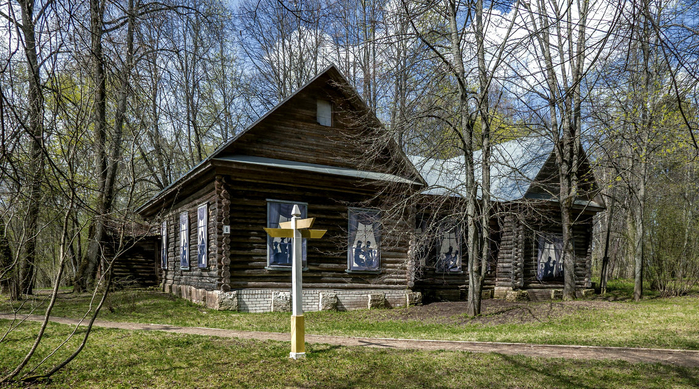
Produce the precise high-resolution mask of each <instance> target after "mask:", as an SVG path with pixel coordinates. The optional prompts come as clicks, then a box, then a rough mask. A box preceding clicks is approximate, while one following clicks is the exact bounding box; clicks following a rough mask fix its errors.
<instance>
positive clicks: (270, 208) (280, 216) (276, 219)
mask: <svg viewBox="0 0 699 389" xmlns="http://www.w3.org/2000/svg"><path fill="white" fill-rule="evenodd" d="M294 204H295V205H298V206H299V210H300V211H301V219H305V218H306V217H307V216H306V215H307V209H308V204H306V203H299V202H290V201H280V200H267V227H268V228H279V223H282V222H286V221H289V220H291V211H292V210H293V208H294ZM302 241H303V243H302V250H303V264H302V267H303V268H304V269H305V268H306V267H307V264H306V239H303V240H302ZM291 245H292V242H291V238H272V237H271V236H269V235H267V266H268V267H270V268H282V269H283V268H287V269H291V265H292V263H291V260H292V247H291Z"/></svg>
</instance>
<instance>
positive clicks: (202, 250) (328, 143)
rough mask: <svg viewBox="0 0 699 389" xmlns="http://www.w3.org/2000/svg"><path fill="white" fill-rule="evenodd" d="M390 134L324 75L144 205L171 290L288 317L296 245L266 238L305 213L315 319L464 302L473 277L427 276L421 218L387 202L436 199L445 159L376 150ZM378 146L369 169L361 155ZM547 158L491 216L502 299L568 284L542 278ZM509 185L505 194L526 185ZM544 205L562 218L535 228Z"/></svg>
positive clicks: (583, 282)
mask: <svg viewBox="0 0 699 389" xmlns="http://www.w3.org/2000/svg"><path fill="white" fill-rule="evenodd" d="M382 131H384V130H383V128H382V126H381V124H380V122H379V120H378V119H377V118H376V117H375V116H374V114H373V113H372V112H371V111H370V110H369V109H368V108H367V106H366V105H365V104H364V103H363V102H362V100H361V98H359V96H358V95H357V93H356V91H354V89H353V88H352V87H351V86H350V84H349V83H348V82H347V80H346V79H345V78H344V77H343V76H342V75H341V74H340V73H339V72H338V70H337V69H336V68H335V67H332V66H331V67H329V68H328V69H326V70H325V71H323V72H322V73H321V74H320V75H318V76H317V77H316V78H314V79H313V80H311V81H310V82H308V83H307V84H306V85H305V86H304V87H302V88H300V89H299V90H298V91H297V92H295V93H294V94H293V95H292V96H290V97H289V98H287V99H286V100H284V101H282V102H281V103H280V104H279V105H277V106H276V107H275V108H274V109H272V110H270V111H269V112H268V113H267V114H265V115H264V116H262V117H261V118H260V119H259V120H257V121H256V122H255V123H253V124H252V125H251V126H249V127H248V128H247V129H246V130H245V131H243V132H241V133H239V134H238V135H237V136H235V137H234V138H233V139H231V140H230V141H228V142H227V143H225V144H224V145H222V146H221V147H219V148H218V149H217V150H216V151H215V152H214V153H212V154H211V155H210V156H209V157H207V158H206V159H205V160H204V161H202V162H201V163H199V164H198V165H197V166H195V167H194V168H193V169H191V170H190V171H189V172H188V173H186V174H185V175H183V176H182V177H181V178H180V179H178V180H177V181H176V182H174V183H173V184H172V185H170V186H169V187H167V188H165V189H164V190H163V191H161V192H160V193H158V194H157V195H155V196H154V197H153V198H152V199H150V200H149V201H148V202H147V203H145V204H144V205H142V206H141V207H140V208H139V209H138V210H137V212H138V213H139V214H140V215H141V216H142V217H143V218H144V219H146V220H148V221H150V222H153V223H159V225H160V229H161V236H160V248H159V250H158V253H157V258H156V261H157V262H158V263H159V264H160V266H161V268H162V269H161V271H162V285H163V288H164V290H165V291H167V292H170V293H174V294H177V295H179V296H182V297H183V298H186V299H189V300H191V301H194V302H197V303H201V304H206V305H207V306H209V307H211V308H215V309H229V310H239V311H247V312H265V311H288V310H290V307H291V301H290V299H291V297H290V289H291V272H290V262H291V261H290V250H289V244H290V242H288V241H285V239H284V238H282V239H279V238H271V237H268V236H267V234H266V233H265V231H264V230H263V227H277V226H278V224H279V223H280V222H283V221H287V220H288V219H289V218H290V212H291V208H292V206H293V205H294V204H297V205H299V206H300V208H301V212H302V217H315V218H316V222H315V225H314V228H319V229H327V230H328V232H327V234H326V236H325V237H324V238H323V239H318V240H308V241H306V242H304V262H303V263H304V273H303V287H304V290H303V296H304V301H303V305H304V306H303V310H305V311H314V310H323V309H337V310H349V309H360V308H373V307H397V306H405V305H407V304H411V303H415V302H418V301H420V299H421V296H422V294H428V295H439V296H442V297H444V298H450V299H454V298H459V297H460V295H459V293H460V291H461V290H463V289H464V287H465V285H466V284H467V280H468V276H467V274H465V272H463V271H461V269H460V268H459V269H458V270H459V271H443V270H444V269H440V270H442V271H437V270H436V269H434V268H433V269H432V270H431V271H432V273H431V274H429V275H428V276H427V277H424V278H421V279H416V278H415V273H414V272H413V269H412V268H411V267H412V264H414V263H415V261H416V258H414V257H415V253H417V252H424V251H425V250H422V249H421V248H418V247H411V242H416V240H415V239H414V235H413V234H415V233H416V230H415V225H416V220H415V216H416V212H414V210H411V211H409V212H404V213H403V216H401V218H398V219H396V220H387V219H388V218H387V217H386V215H385V214H383V213H382V212H381V209H382V206H384V205H385V204H384V203H385V202H390V201H394V200H395V199H391V198H387V197H386V198H385V197H384V196H383V195H382V193H383V192H382V188H384V187H386V185H387V184H391V185H392V186H394V187H396V186H397V187H398V188H402V189H400V190H402V191H403V192H404V193H405V194H406V195H409V194H413V193H419V192H425V196H430V195H439V193H436V192H431V190H432V187H433V186H434V184H435V183H434V182H431V180H432V179H433V176H432V175H431V174H430V167H432V169H434V168H435V166H437V164H436V163H435V161H432V162H431V164H430V163H428V164H426V163H425V161H420V160H419V158H415V157H411V158H408V157H407V156H406V155H405V154H404V153H403V152H402V150H401V149H400V148H399V147H398V145H397V144H396V143H395V142H393V141H387V142H381V143H380V144H376V142H375V140H376V139H379V138H382V137H381V133H382ZM383 138H385V137H383ZM367 150H371V152H372V154H373V155H374V157H373V158H371V163H367V159H366V158H363V156H364V153H365V152H366V151H367ZM544 151H545V150H544ZM544 154H545V153H544ZM523 158H524V157H523ZM421 162H422V163H421ZM515 162H517V161H515ZM519 162H522V161H519ZM544 162H545V163H543V164H542V163H539V164H538V165H536V164H533V166H532V167H531V169H530V170H531V171H533V173H529V175H528V176H527V177H526V178H527V179H528V180H529V184H528V185H527V188H526V189H525V190H524V191H523V192H521V194H522V195H521V196H519V197H517V198H508V199H505V198H503V199H496V201H498V204H499V206H501V207H506V208H507V209H508V210H509V211H510V212H506V213H503V214H506V215H507V216H504V217H494V218H493V223H494V225H495V226H496V227H497V228H496V229H495V231H496V235H495V239H497V241H496V242H494V249H495V251H494V252H496V253H497V259H496V260H497V262H496V263H495V262H494V263H493V271H492V274H491V275H490V280H489V282H488V283H487V287H488V288H489V289H490V290H495V291H496V293H495V295H496V296H501V295H503V296H504V294H507V293H508V292H511V291H516V290H518V289H528V288H529V289H536V290H540V289H542V288H543V289H547V288H551V289H552V290H555V289H556V288H558V289H560V288H561V286H560V283H559V281H558V280H556V279H548V278H547V279H546V280H542V279H541V277H539V278H537V269H538V268H537V266H538V258H539V257H540V255H539V254H538V251H540V248H539V246H541V245H545V244H546V242H547V241H546V240H544V241H541V242H543V243H539V242H540V240H538V237H539V236H544V237H545V238H546V239H548V241H551V242H554V243H555V242H556V239H555V234H554V235H547V234H543V233H544V232H548V231H549V230H552V231H555V230H556V228H558V230H559V231H560V226H558V227H557V226H556V223H555V215H556V212H555V207H556V206H557V204H556V203H555V202H554V201H552V200H551V198H550V197H546V196H544V195H542V193H548V192H547V190H549V189H550V188H549V187H548V186H546V185H549V186H550V185H552V184H551V182H553V181H551V177H552V176H551V172H554V171H555V169H550V165H551V163H553V160H552V159H551V152H550V150H549V151H548V154H547V155H545V156H544ZM534 165H535V166H534ZM425 166H428V168H426V167H425ZM553 166H554V168H555V164H554V165H553ZM516 170H517V171H521V169H516ZM423 177H424V178H423ZM556 177H557V176H556ZM506 178H507V177H505V178H503V180H502V181H503V183H502V185H503V186H505V185H506V184H508V185H511V184H513V182H514V184H515V185H518V182H519V181H517V179H514V180H511V181H512V182H510V181H508V180H507V179H506ZM515 178H516V177H515ZM451 179H452V180H453V179H454V177H451ZM549 181H551V182H549ZM589 185H590V189H593V187H594V179H592V181H591V182H590V184H589ZM592 192H593V191H590V193H592ZM536 196H539V197H540V198H538V199H536V200H538V201H539V203H541V204H539V205H536V206H535V208H536V209H537V210H542V209H546V210H547V212H549V213H551V214H552V215H553V216H552V217H553V220H554V222H551V220H552V219H550V218H549V219H546V220H543V219H542V220H540V221H539V223H540V226H539V227H533V229H532V226H533V225H535V224H536V223H537V220H536V219H535V218H534V217H533V216H531V215H539V214H540V212H531V210H532V206H531V205H530V203H531V201H532V200H535V197H536ZM585 201H586V203H585V204H586V205H585V207H584V208H583V209H582V210H581V212H580V215H581V217H583V219H584V220H583V219H581V220H583V221H580V222H579V223H578V224H576V233H577V234H579V235H580V240H579V241H578V240H577V235H576V246H575V247H576V253H579V254H580V258H579V263H580V265H579V267H580V269H579V272H578V273H579V274H580V278H579V282H580V286H581V287H586V286H589V262H590V247H591V227H590V226H591V217H590V215H592V214H593V213H594V212H596V211H598V210H599V209H601V205H599V204H598V203H595V202H594V201H593V199H592V198H589V199H586V200H585V199H583V200H582V201H581V204H582V203H584V202H585ZM503 209H504V208H503ZM421 211H422V210H419V209H418V210H417V213H419V212H421ZM588 217H589V222H588V221H587V220H588V219H587V218H588ZM537 234H538V235H537ZM552 236H553V238H551V237H552ZM411 237H412V238H413V239H411ZM545 249H546V250H549V249H551V248H550V247H548V246H546V247H545ZM551 250H553V249H551ZM551 250H549V251H551ZM553 252H555V250H553V251H551V253H553ZM552 255H553V254H552ZM459 266H460V263H459ZM577 268H578V266H577V265H576V269H577ZM543 285H545V287H543ZM547 290H548V289H547ZM503 293H504V294H503Z"/></svg>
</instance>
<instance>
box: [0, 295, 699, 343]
mask: <svg viewBox="0 0 699 389" xmlns="http://www.w3.org/2000/svg"><path fill="white" fill-rule="evenodd" d="M628 288H629V285H628V283H624V282H612V283H610V292H609V294H608V295H607V296H606V297H605V298H604V299H602V298H599V297H595V298H593V299H591V300H582V301H575V302H565V303H564V302H560V301H558V302H542V303H520V304H518V305H515V306H513V307H514V308H507V307H505V308H503V307H496V308H494V309H492V310H490V311H486V312H485V314H484V315H483V316H481V317H477V318H469V317H467V316H465V315H464V314H461V313H459V312H456V313H453V314H450V315H449V316H443V315H442V316H439V315H434V314H433V315H425V314H424V312H426V311H427V310H429V309H431V306H430V305H427V306H424V307H411V308H397V309H390V310H371V311H369V310H360V311H350V312H307V313H306V314H305V315H306V331H307V333H312V334H323V335H348V336H370V337H390V338H422V339H448V340H476V341H498V342H523V343H544V344H573V345H597V346H621V347H652V348H679V349H689V350H699V325H698V324H697V323H699V295H698V294H696V293H695V294H694V295H692V296H685V297H677V298H657V297H653V296H651V297H649V298H647V299H644V300H643V301H641V302H639V303H635V302H633V301H631V300H630V299H629V298H628V297H629V294H630V292H631V290H632V289H631V290H629V289H628ZM45 300H46V299H45V298H43V299H41V298H39V299H37V300H36V301H33V302H27V303H26V304H25V306H24V308H23V309H22V311H23V312H28V311H29V310H30V309H31V307H32V306H34V307H36V308H37V309H36V311H35V313H38V314H41V313H43V311H42V309H43V308H44V307H45ZM608 300H614V301H608ZM88 303H89V296H87V295H73V294H67V293H66V294H62V295H61V298H60V300H59V301H58V303H57V306H56V307H55V308H54V312H53V314H54V315H55V316H65V317H73V318H75V317H81V316H82V315H83V314H84V312H85V310H86V309H87V306H88ZM492 303H494V302H492ZM484 304H489V303H488V301H487V300H486V301H485V303H484ZM513 309H516V312H519V316H512V313H513ZM10 311H11V308H10V306H9V303H8V302H7V301H4V302H3V301H0V312H10ZM100 319H104V320H112V321H133V322H140V323H158V324H171V325H178V326H199V327H212V328H225V329H237V330H247V331H273V332H288V331H289V330H290V329H289V327H290V324H289V314H288V313H264V314H250V313H236V312H219V311H213V310H209V309H206V308H203V307H201V306H198V305H195V304H192V303H190V302H187V301H185V300H182V299H179V298H176V297H174V296H172V295H168V294H164V293H161V292H157V291H139V290H126V291H120V292H115V293H113V294H111V295H110V297H109V299H108V301H107V303H105V306H104V307H103V309H102V311H101V312H100Z"/></svg>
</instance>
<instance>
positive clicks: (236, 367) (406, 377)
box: [0, 315, 699, 388]
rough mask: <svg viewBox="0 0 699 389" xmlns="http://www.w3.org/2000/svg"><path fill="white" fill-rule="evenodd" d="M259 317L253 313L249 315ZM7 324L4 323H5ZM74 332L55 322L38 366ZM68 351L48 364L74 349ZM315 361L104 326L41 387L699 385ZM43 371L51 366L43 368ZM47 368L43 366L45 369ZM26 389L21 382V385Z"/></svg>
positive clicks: (638, 374)
mask: <svg viewBox="0 0 699 389" xmlns="http://www.w3.org/2000/svg"><path fill="white" fill-rule="evenodd" d="M248 316H253V315H248ZM7 325H8V322H7V321H2V320H0V328H6V327H7ZM37 328H38V325H37V324H36V323H27V324H25V325H23V326H22V327H21V328H20V329H19V330H17V331H15V332H13V333H11V334H10V336H9V337H8V339H6V340H5V341H4V342H3V343H0V374H2V373H6V372H7V371H9V369H11V368H12V367H14V365H15V364H16V363H17V361H18V360H19V359H20V358H21V357H22V356H23V355H24V352H25V351H26V349H27V348H28V347H29V345H30V344H31V340H32V339H33V335H34V333H35V332H36V330H37ZM70 330H71V329H70V327H68V326H63V325H58V324H52V325H50V327H49V329H48V332H47V335H46V338H45V343H44V344H43V345H42V347H41V348H40V349H39V353H38V355H37V356H36V357H35V358H34V359H33V360H32V363H30V366H34V363H36V362H37V361H39V360H41V358H42V357H43V356H44V355H46V354H47V352H48V351H49V350H50V349H51V348H52V347H53V346H55V345H56V344H58V343H59V342H60V341H61V340H63V339H64V337H65V334H66V333H67V332H69V331H70ZM69 346H70V347H68V349H66V350H63V351H60V352H59V353H58V354H57V355H56V356H55V357H53V358H52V359H51V360H49V362H47V363H46V364H45V366H44V367H48V366H50V365H52V363H53V362H55V361H57V360H59V359H60V358H61V357H63V356H65V355H67V354H68V353H69V352H70V349H72V347H74V346H75V342H72V343H70V344H69ZM307 351H308V357H307V358H306V360H302V361H293V360H290V359H289V358H288V344H287V343H286V342H272V341H264V342H261V341H252V340H245V339H239V340H236V339H220V338H210V337H202V336H192V335H177V334H166V333H157V332H145V331H140V332H139V331H123V330H106V329H96V330H95V331H94V332H93V334H92V335H91V338H90V341H89V343H88V347H87V348H86V349H85V350H84V351H83V352H82V353H81V354H80V355H79V356H78V358H77V359H76V360H74V361H73V362H72V363H71V364H69V365H68V366H67V368H66V369H65V370H63V371H61V372H59V373H58V374H56V375H55V376H54V377H53V378H52V379H51V380H50V381H48V382H40V383H37V384H35V386H36V387H51V388H53V387H56V388H63V387H71V388H91V387H105V388H106V387H109V388H112V387H114V388H132V387H167V388H170V387H177V388H180V387H197V388H209V387H242V388H268V387H271V388H282V387H303V388H328V387H332V388H430V387H438V388H464V387H465V388H469V387H479V388H485V387H488V388H550V387H556V388H603V387H608V388H637V387H642V388H670V387H674V388H691V387H697V386H699V369H691V368H680V367H673V366H667V365H656V364H630V363H626V362H620V361H582V360H563V359H548V358H528V357H521V356H506V355H499V354H472V353H463V352H448V351H437V352H426V351H406V350H379V349H370V348H357V347H337V346H329V345H309V347H308V350H307ZM42 368H43V367H42ZM39 371H40V370H39ZM16 386H17V387H22V385H20V384H16Z"/></svg>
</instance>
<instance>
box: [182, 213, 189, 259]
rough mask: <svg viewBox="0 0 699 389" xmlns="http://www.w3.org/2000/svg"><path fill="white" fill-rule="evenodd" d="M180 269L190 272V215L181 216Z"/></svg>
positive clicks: (183, 214)
mask: <svg viewBox="0 0 699 389" xmlns="http://www.w3.org/2000/svg"><path fill="white" fill-rule="evenodd" d="M180 269H182V270H189V214H188V213H187V212H182V213H181V214H180Z"/></svg>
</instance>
